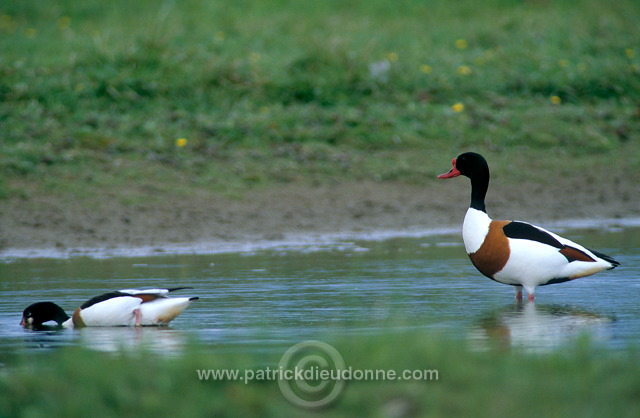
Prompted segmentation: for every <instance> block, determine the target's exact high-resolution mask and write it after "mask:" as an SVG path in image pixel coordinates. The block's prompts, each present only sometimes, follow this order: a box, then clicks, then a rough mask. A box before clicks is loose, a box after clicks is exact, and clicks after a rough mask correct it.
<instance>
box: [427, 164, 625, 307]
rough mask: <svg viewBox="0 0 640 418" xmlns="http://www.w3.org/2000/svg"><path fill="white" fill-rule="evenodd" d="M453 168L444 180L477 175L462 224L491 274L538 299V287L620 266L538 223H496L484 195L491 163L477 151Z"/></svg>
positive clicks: (475, 258) (474, 255) (481, 266)
mask: <svg viewBox="0 0 640 418" xmlns="http://www.w3.org/2000/svg"><path fill="white" fill-rule="evenodd" d="M452 163H453V167H452V168H451V170H450V171H449V172H447V173H444V174H441V175H439V176H438V178H441V179H448V178H453V177H457V176H459V175H463V176H467V177H469V179H471V206H470V207H469V210H468V211H467V214H466V216H465V218H464V223H463V225H462V238H463V240H464V246H465V248H466V251H467V254H469V258H470V259H471V262H472V263H473V265H474V266H475V267H476V268H477V269H478V270H479V271H480V272H481V273H482V274H484V275H485V276H487V277H489V278H490V279H493V280H495V281H497V282H500V283H504V284H510V285H512V286H514V287H515V290H516V299H517V300H519V301H520V300H522V288H523V287H524V289H525V290H526V291H527V294H528V300H529V301H533V299H534V291H535V289H536V287H537V286H544V285H547V284H554V283H562V282H566V281H568V280H573V279H577V278H579V277H585V276H589V275H592V274H595V273H598V272H600V271H602V270H611V269H613V268H615V267H616V266H618V265H620V263H618V262H617V261H616V260H614V259H613V258H611V257H609V256H607V255H604V254H602V253H599V252H597V251H594V250H589V249H587V248H585V247H583V246H581V245H579V244H576V243H575V242H572V241H570V240H568V239H566V238H563V237H560V236H558V235H556V234H554V233H552V232H549V231H547V230H545V229H543V228H540V227H538V226H535V225H531V224H529V223H526V222H520V221H494V220H492V219H491V218H489V216H488V215H487V212H486V210H485V206H484V198H485V196H486V194H487V190H488V188H489V165H488V164H487V161H486V160H485V159H484V157H483V156H482V155H480V154H476V153H474V152H466V153H464V154H460V155H459V156H458V158H455V159H453V161H452Z"/></svg>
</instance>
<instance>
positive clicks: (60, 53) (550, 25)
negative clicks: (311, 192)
mask: <svg viewBox="0 0 640 418" xmlns="http://www.w3.org/2000/svg"><path fill="white" fill-rule="evenodd" d="M639 18H640V5H639V4H638V3H637V2H635V1H633V0H621V1H617V2H613V3H612V2H601V1H596V0H583V1H580V2H579V3H576V2H574V1H561V0H559V1H554V2H536V1H509V0H503V1H498V0H493V1H487V2H483V3H482V4H479V3H478V2H475V1H471V0H462V1H456V2H450V1H444V0H434V1H430V2H423V1H403V2H402V3H401V4H398V2H395V1H391V0H375V1H370V0H369V1H361V0H350V1H343V0H335V1H322V2H311V1H309V2H298V1H287V0H271V1H262V2H258V1H254V2H251V1H241V2H210V1H198V0H189V1H181V2H169V1H165V2H157V1H140V2H135V3H134V4H132V3H131V2H126V3H125V2H122V1H114V2H101V1H95V0H88V1H85V2H81V3H78V2H74V1H57V2H46V3H44V4H41V2H35V1H26V2H25V1H14V0H7V1H4V2H3V3H2V5H1V6H0V36H1V37H2V42H1V43H0V124H1V126H2V130H1V134H0V135H1V138H0V174H1V177H2V178H3V179H6V180H3V182H2V183H0V192H1V193H0V196H4V197H7V196H9V197H11V196H14V195H20V193H22V192H21V190H22V189H24V188H25V187H26V186H25V185H26V184H28V185H29V186H28V187H30V188H32V189H33V190H34V192H42V191H43V190H50V189H51V188H53V189H56V188H57V189H62V190H71V191H72V192H73V193H74V194H75V195H80V196H81V195H83V193H90V190H91V189H93V188H95V186H96V184H95V183H96V182H97V183H98V184H99V185H101V186H103V187H107V188H111V189H113V190H115V191H119V190H121V189H122V184H130V183H131V182H132V179H134V180H135V179H139V178H141V177H144V178H145V181H147V182H151V183H154V184H155V185H157V186H158V187H161V188H162V187H167V188H175V187H177V186H178V185H184V184H185V183H186V184H187V185H188V187H190V188H193V189H213V190H216V191H226V192H229V191H233V190H245V189H246V188H247V187H252V186H255V185H263V184H266V185H270V184H278V183H282V182H316V183H328V182H333V181H343V180H345V179H346V180H356V181H357V180H362V179H373V180H375V181H407V182H419V181H424V179H425V178H426V177H427V176H432V175H433V174H434V173H437V172H439V171H441V170H442V167H441V164H437V167H435V164H436V162H439V161H442V160H443V159H444V161H448V160H449V158H451V157H452V156H455V155H457V154H458V153H459V152H460V151H461V150H466V149H475V150H479V151H481V152H484V153H488V154H500V153H502V154H505V155H507V156H518V155H520V156H522V159H523V160H524V161H530V160H531V159H539V160H545V159H546V158H548V157H550V156H554V155H558V154H560V155H566V154H569V153H571V154H573V155H574V156H575V158H577V159H585V160H586V161H588V163H587V164H588V165H591V164H597V163H598V162H600V163H601V162H602V161H603V160H607V156H608V157H610V158H609V161H610V160H611V159H612V158H615V159H616V160H618V161H619V164H622V165H624V166H628V167H629V168H631V169H634V170H636V172H637V170H638V168H637V167H638V166H639V165H640V164H639V163H640V154H639V151H638V150H639V149H640V148H639V147H638V146H637V140H638V137H637V132H638V131H639V128H640V117H639V116H638V104H639V103H640V44H639V43H638V39H640V29H639V27H638V25H637V22H638V20H639ZM552 100H555V101H556V103H555V104H554V103H552ZM456 103H461V104H463V105H464V110H463V111H462V112H455V111H454V110H453V106H454V105H455V104H456ZM179 138H186V139H187V143H186V146H184V147H179V146H177V145H176V140H177V139H179ZM614 156H615V157H614ZM122 167H125V169H122ZM445 168H446V167H445ZM153 173H155V174H157V175H159V177H155V178H154V177H152V175H153ZM125 188H126V187H125Z"/></svg>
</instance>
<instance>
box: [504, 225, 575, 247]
mask: <svg viewBox="0 0 640 418" xmlns="http://www.w3.org/2000/svg"><path fill="white" fill-rule="evenodd" d="M502 230H503V231H504V234H505V235H506V236H507V237H509V238H515V239H528V240H530V241H537V242H541V243H542V244H547V245H550V246H552V247H555V248H557V249H562V248H564V245H563V244H562V243H561V242H560V241H558V240H557V239H555V238H554V237H553V236H552V235H551V234H549V233H548V232H545V231H543V230H541V229H538V228H536V227H535V226H533V225H531V224H528V223H526V222H518V221H513V222H510V223H508V224H506V225H505V226H504V227H503V228H502Z"/></svg>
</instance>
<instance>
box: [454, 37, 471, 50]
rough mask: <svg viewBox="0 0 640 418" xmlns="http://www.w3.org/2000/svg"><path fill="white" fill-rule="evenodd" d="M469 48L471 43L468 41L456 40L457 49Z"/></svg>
mask: <svg viewBox="0 0 640 418" xmlns="http://www.w3.org/2000/svg"><path fill="white" fill-rule="evenodd" d="M468 46H469V43H468V42H467V41H466V39H456V48H458V49H467V47H468Z"/></svg>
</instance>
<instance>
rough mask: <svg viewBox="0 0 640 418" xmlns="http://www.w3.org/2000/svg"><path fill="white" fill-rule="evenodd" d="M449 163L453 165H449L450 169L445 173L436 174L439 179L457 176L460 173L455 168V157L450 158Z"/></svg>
mask: <svg viewBox="0 0 640 418" xmlns="http://www.w3.org/2000/svg"><path fill="white" fill-rule="evenodd" d="M451 164H452V165H453V167H451V170H449V171H447V172H446V173H443V174H440V175H439V176H438V178H439V179H450V178H453V177H458V176H459V175H460V171H459V170H458V169H457V168H456V159H455V158H454V159H453V160H451Z"/></svg>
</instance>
